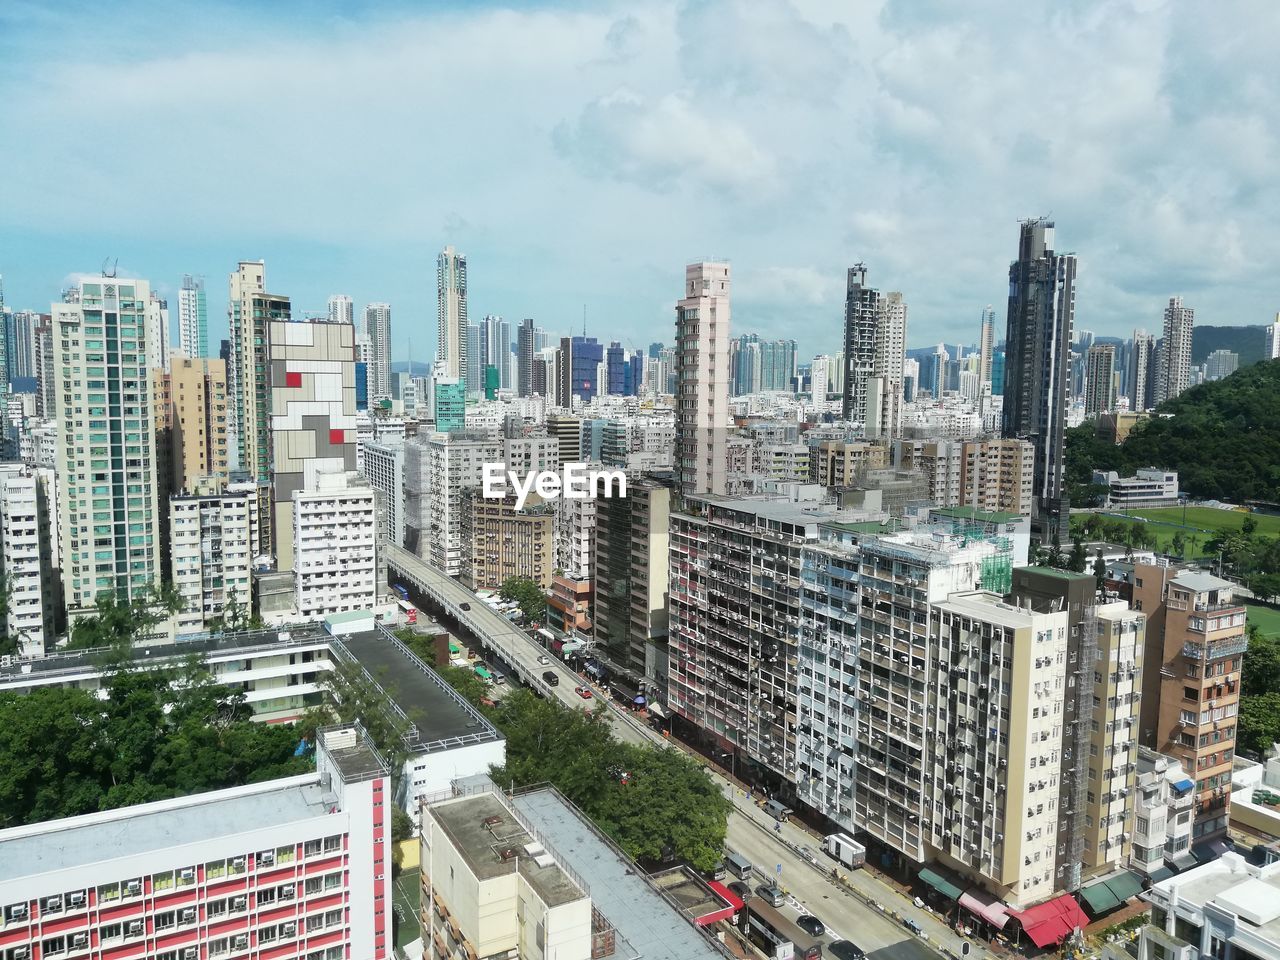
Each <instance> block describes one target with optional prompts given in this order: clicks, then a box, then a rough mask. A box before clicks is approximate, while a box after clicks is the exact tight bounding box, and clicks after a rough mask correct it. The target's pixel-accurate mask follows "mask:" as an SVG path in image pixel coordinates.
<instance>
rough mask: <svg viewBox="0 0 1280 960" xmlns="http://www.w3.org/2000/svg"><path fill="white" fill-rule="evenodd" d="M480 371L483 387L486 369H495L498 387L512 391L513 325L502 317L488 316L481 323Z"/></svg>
mask: <svg viewBox="0 0 1280 960" xmlns="http://www.w3.org/2000/svg"><path fill="white" fill-rule="evenodd" d="M480 353H481V356H480V369H481V371H482V372H481V381H482V384H481V385H482V386H483V380H484V374H483V371H484V368H485V367H495V368H497V371H498V386H499V387H500V388H501V389H503V390H508V389H510V388H511V387H512V386H513V384H512V382H511V324H510V323H509V322H507V321H506V320H503V319H502V318H501V317H497V316H494V315H493V314H488V315H486V316H485V318H484V319H483V320H482V321H481V322H480Z"/></svg>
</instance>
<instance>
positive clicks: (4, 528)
mask: <svg viewBox="0 0 1280 960" xmlns="http://www.w3.org/2000/svg"><path fill="white" fill-rule="evenodd" d="M57 482H58V481H57V474H56V473H55V472H54V470H53V469H52V468H50V467H30V466H26V465H24V464H0V572H3V574H4V587H5V591H6V593H7V597H8V602H7V604H6V610H5V616H4V618H3V620H2V621H0V626H3V629H4V635H5V636H6V637H8V638H9V639H10V640H11V641H13V642H14V644H15V645H16V647H15V651H14V652H15V653H16V654H17V655H18V656H20V657H42V656H44V655H45V653H47V652H52V650H53V644H54V640H55V639H56V637H57V629H58V627H59V626H60V623H61V620H62V613H63V611H62V583H61V571H60V570H59V564H60V563H61V559H60V551H59V540H58V521H57V517H56V515H54V514H53V511H55V510H56V509H57V501H58V498H57V496H56V492H57Z"/></svg>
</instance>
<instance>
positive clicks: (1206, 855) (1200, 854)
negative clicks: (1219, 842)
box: [1191, 843, 1218, 863]
mask: <svg viewBox="0 0 1280 960" xmlns="http://www.w3.org/2000/svg"><path fill="white" fill-rule="evenodd" d="M1191 856H1193V857H1195V860H1196V863H1208V862H1209V861H1210V860H1217V859H1218V851H1217V850H1215V849H1214V848H1213V847H1212V845H1210V844H1207V843H1197V844H1196V845H1195V846H1194V847H1192V848H1191Z"/></svg>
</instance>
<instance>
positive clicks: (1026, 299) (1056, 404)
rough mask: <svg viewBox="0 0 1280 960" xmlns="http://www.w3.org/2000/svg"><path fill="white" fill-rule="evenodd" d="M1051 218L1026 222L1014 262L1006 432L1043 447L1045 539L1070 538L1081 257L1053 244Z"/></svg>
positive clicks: (1039, 499)
mask: <svg viewBox="0 0 1280 960" xmlns="http://www.w3.org/2000/svg"><path fill="white" fill-rule="evenodd" d="M1053 239H1054V225H1053V222H1052V221H1051V220H1044V219H1039V220H1025V221H1023V222H1022V225H1021V228H1020V236H1019V241H1018V259H1017V260H1015V261H1013V263H1011V264H1010V265H1009V314H1008V326H1007V331H1006V334H1005V343H1006V346H1005V350H1006V357H1005V368H1004V384H1003V391H1004V394H1003V395H1004V403H1003V407H1002V423H1001V433H1002V435H1003V436H1005V437H1007V438H1020V439H1025V440H1030V441H1031V442H1032V444H1033V445H1034V446H1035V451H1036V463H1035V498H1036V512H1035V515H1034V517H1033V520H1034V522H1036V524H1037V526H1038V527H1039V529H1040V532H1041V535H1042V537H1043V538H1044V539H1045V540H1046V541H1049V540H1052V539H1053V538H1054V536H1055V535H1056V536H1057V537H1059V538H1060V539H1061V540H1064V541H1065V540H1066V539H1067V519H1068V508H1067V505H1066V502H1065V501H1064V499H1063V496H1062V475H1063V469H1064V467H1065V449H1066V448H1065V444H1066V434H1065V431H1066V418H1067V400H1068V396H1069V392H1070V386H1071V327H1072V323H1073V320H1074V317H1075V281H1076V258H1075V255H1074V254H1069V253H1066V254H1064V253H1058V252H1057V251H1055V250H1054V247H1053Z"/></svg>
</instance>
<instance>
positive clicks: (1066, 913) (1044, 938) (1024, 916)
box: [1009, 893, 1089, 947]
mask: <svg viewBox="0 0 1280 960" xmlns="http://www.w3.org/2000/svg"><path fill="white" fill-rule="evenodd" d="M1009 914H1010V916H1012V917H1014V918H1015V919H1016V920H1017V921H1018V922H1019V923H1021V924H1022V929H1023V930H1025V931H1026V932H1027V936H1028V937H1030V938H1031V939H1032V941H1033V942H1034V943H1035V945H1036V946H1037V947H1049V946H1055V945H1057V944H1059V943H1061V942H1062V941H1063V940H1065V939H1066V938H1067V937H1068V936H1070V935H1071V931H1072V930H1074V929H1076V927H1080V928H1082V929H1083V928H1084V927H1087V926H1088V925H1089V918H1088V917H1086V916H1085V915H1084V911H1083V910H1081V909H1080V904H1078V903H1076V899H1075V897H1073V896H1071V894H1069V893H1064V894H1063V895H1062V896H1060V897H1054V898H1053V899H1052V900H1046V901H1045V902H1044V903H1038V904H1036V905H1035V906H1034V907H1032V908H1031V909H1029V910H1023V911H1021V912H1019V911H1017V910H1010V911H1009Z"/></svg>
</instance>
